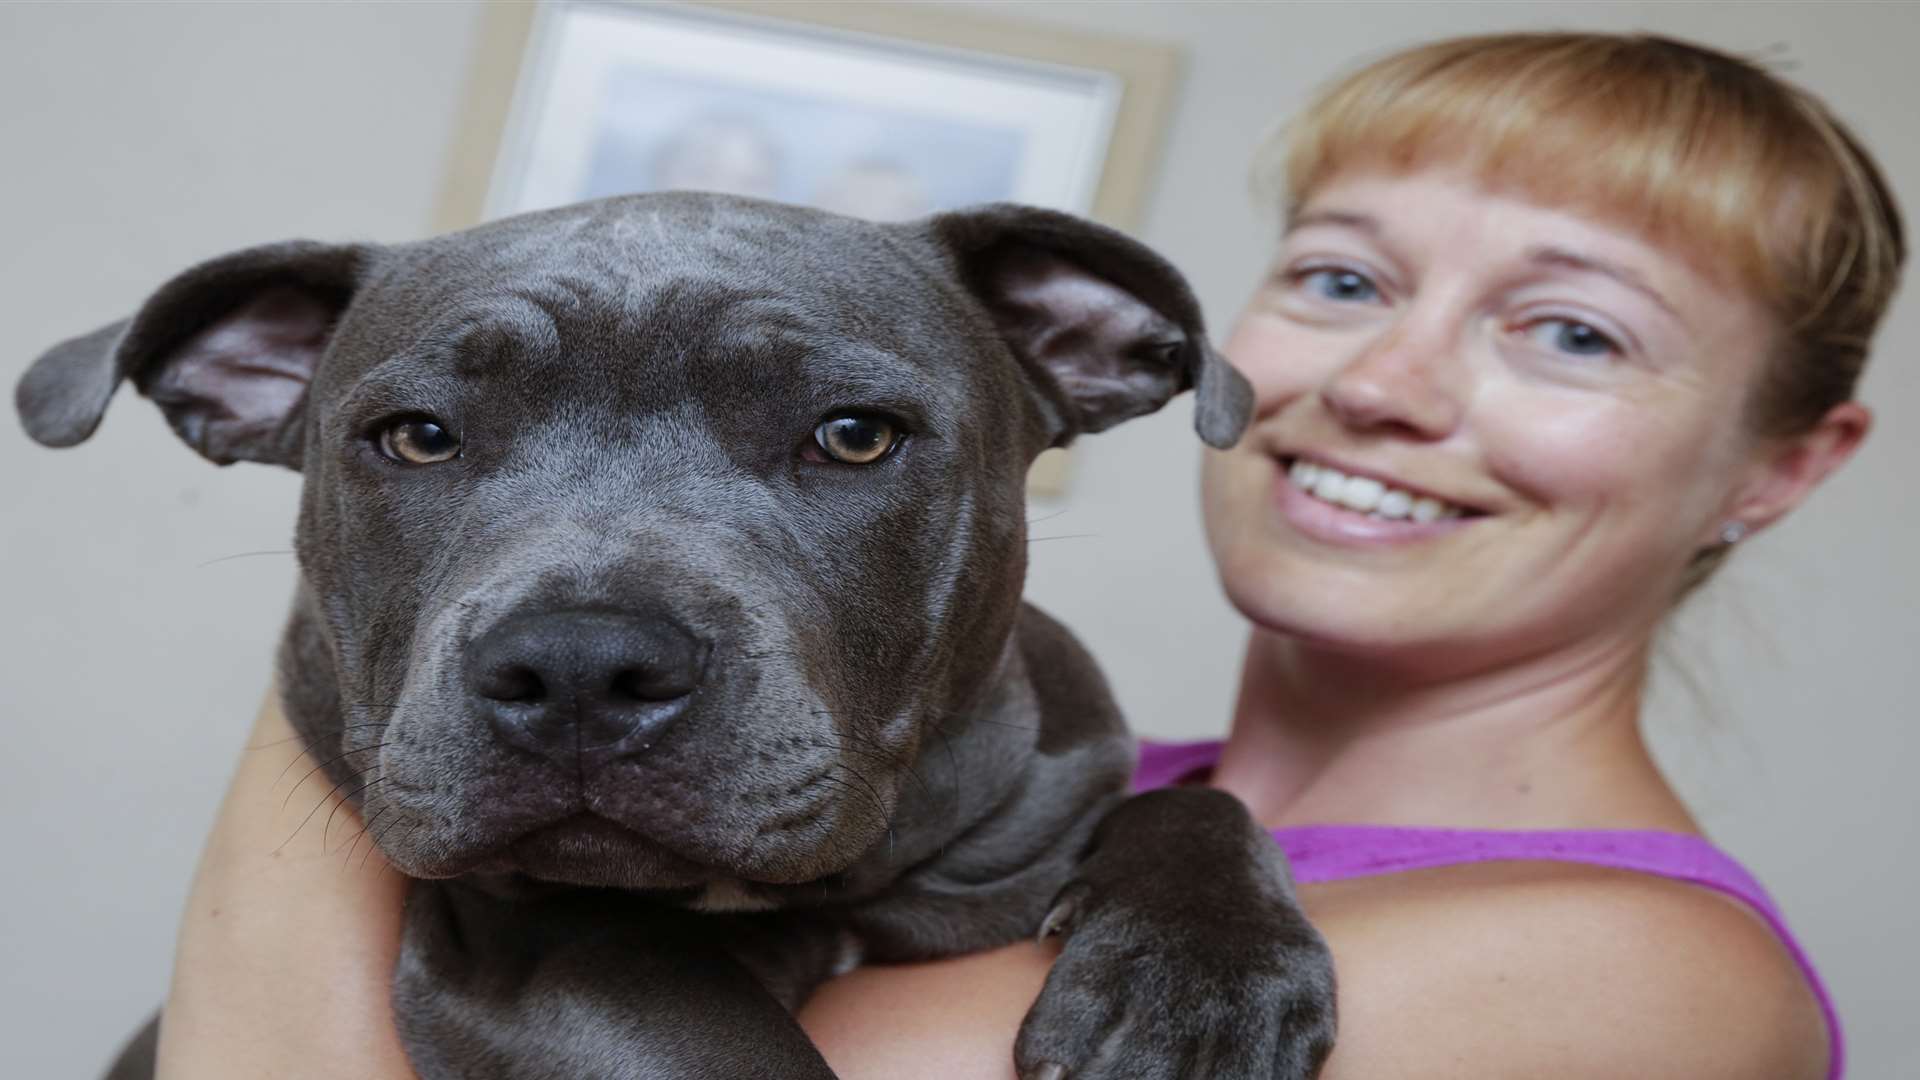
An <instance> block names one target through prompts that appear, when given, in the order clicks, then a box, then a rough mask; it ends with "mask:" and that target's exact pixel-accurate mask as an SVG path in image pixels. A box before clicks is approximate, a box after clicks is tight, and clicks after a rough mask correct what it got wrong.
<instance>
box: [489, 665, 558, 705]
mask: <svg viewBox="0 0 1920 1080" xmlns="http://www.w3.org/2000/svg"><path fill="white" fill-rule="evenodd" d="M475 689H477V690H479V691H480V693H482V694H483V695H485V696H487V697H489V698H492V699H493V700H495V701H512V702H527V703H531V702H535V701H542V700H544V699H545V698H546V696H547V684H546V683H544V682H541V681H540V673H539V672H536V671H534V670H533V669H532V668H530V667H526V666H524V665H520V664H510V665H506V666H503V667H499V668H496V669H494V670H493V671H491V672H488V673H487V676H486V677H485V678H484V679H482V680H481V681H480V685H479V686H477V687H476V688H475Z"/></svg>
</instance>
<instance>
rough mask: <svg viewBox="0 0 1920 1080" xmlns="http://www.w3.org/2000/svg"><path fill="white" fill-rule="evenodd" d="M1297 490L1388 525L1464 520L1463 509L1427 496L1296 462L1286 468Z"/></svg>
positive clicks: (1337, 471) (1299, 461)
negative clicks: (1453, 519)
mask: <svg viewBox="0 0 1920 1080" xmlns="http://www.w3.org/2000/svg"><path fill="white" fill-rule="evenodd" d="M1287 479H1288V480H1289V481H1291V482H1292V483H1293V486H1294V487H1297V488H1299V489H1301V490H1302V491H1305V492H1308V493H1310V494H1312V495H1313V496H1314V497H1315V498H1317V499H1320V500H1321V501H1323V502H1330V503H1333V504H1334V505H1336V506H1344V507H1346V508H1347V509H1349V510H1353V511H1355V512H1357V513H1362V514H1368V515H1370V516H1372V517H1376V518H1384V519H1386V520H1389V521H1404V520H1407V519H1411V520H1413V521H1415V522H1418V523H1419V524H1422V525H1425V524H1428V523H1430V522H1434V521H1445V520H1448V519H1451V518H1457V517H1460V516H1461V513H1462V511H1461V509H1460V508H1459V507H1457V506H1452V505H1450V504H1448V503H1444V502H1441V501H1440V500H1439V499H1435V498H1431V497H1429V496H1426V495H1415V494H1413V493H1412V492H1410V491H1402V490H1401V489H1399V488H1391V487H1388V486H1387V485H1385V484H1383V483H1381V482H1380V481H1378V480H1375V479H1374V478H1372V477H1370V476H1348V475H1347V474H1345V473H1343V472H1341V471H1339V470H1338V469H1330V468H1328V467H1327V466H1325V465H1315V464H1314V463H1312V462H1310V461H1301V460H1296V461H1295V462H1294V463H1293V464H1292V465H1291V466H1289V467H1288V468H1287Z"/></svg>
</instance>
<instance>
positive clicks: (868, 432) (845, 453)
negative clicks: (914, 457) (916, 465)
mask: <svg viewBox="0 0 1920 1080" xmlns="http://www.w3.org/2000/svg"><path fill="white" fill-rule="evenodd" d="M813 441H814V442H816V443H819V444H820V449H821V450H823V451H825V452H826V455H827V456H828V457H830V458H832V459H833V460H835V461H838V462H840V463H842V464H845V465H871V464H873V463H874V462H876V461H879V460H880V459H881V458H883V457H886V456H887V455H888V454H890V453H892V452H893V448H894V447H896V446H899V445H900V429H899V428H898V427H896V426H895V425H894V424H893V422H892V421H890V420H888V419H887V418H886V417H884V416H875V415H873V414H872V413H849V414H847V415H844V416H836V417H834V418H833V419H831V420H828V421H827V422H826V423H824V424H821V425H820V426H819V427H817V428H814V429H813Z"/></svg>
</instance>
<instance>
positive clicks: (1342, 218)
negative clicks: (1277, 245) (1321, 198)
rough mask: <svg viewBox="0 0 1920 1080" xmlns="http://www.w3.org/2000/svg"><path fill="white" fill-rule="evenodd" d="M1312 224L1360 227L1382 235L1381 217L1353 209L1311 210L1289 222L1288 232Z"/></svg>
mask: <svg viewBox="0 0 1920 1080" xmlns="http://www.w3.org/2000/svg"><path fill="white" fill-rule="evenodd" d="M1310 225H1338V226H1344V227H1346V228H1349V229H1358V230H1359V231H1361V232H1363V233H1366V234H1367V235H1368V236H1373V237H1378V236H1379V235H1380V222H1379V219H1377V218H1375V217H1374V216H1373V215H1371V214H1361V213H1356V212H1354V211H1351V210H1309V211H1307V212H1305V213H1302V214H1300V215H1298V216H1296V217H1295V218H1294V219H1293V220H1292V221H1289V222H1287V232H1288V233H1289V234H1291V233H1293V232H1294V231H1296V230H1299V229H1304V228H1307V227H1308V226H1310Z"/></svg>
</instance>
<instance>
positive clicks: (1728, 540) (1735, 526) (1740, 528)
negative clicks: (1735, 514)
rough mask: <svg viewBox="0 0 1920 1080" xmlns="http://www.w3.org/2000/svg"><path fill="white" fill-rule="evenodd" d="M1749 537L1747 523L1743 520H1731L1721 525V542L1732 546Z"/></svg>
mask: <svg viewBox="0 0 1920 1080" xmlns="http://www.w3.org/2000/svg"><path fill="white" fill-rule="evenodd" d="M1746 538H1747V525H1746V522H1743V521H1729V522H1727V523H1726V524H1725V525H1722V526H1720V542H1721V543H1723V544H1725V545H1727V546H1728V547H1732V546H1733V545H1735V544H1737V543H1739V542H1740V541H1742V540H1745V539H1746Z"/></svg>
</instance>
